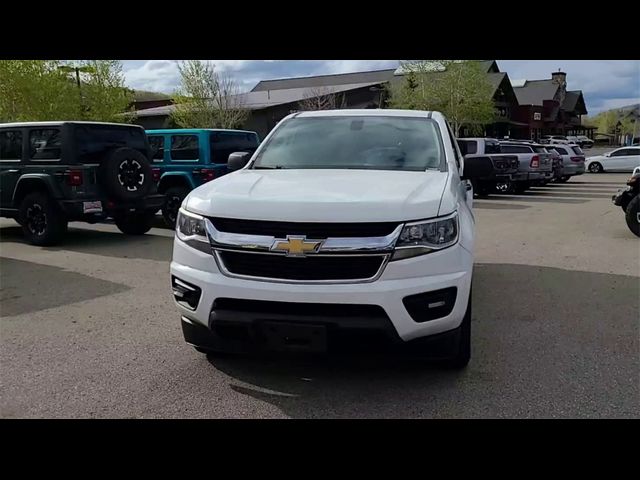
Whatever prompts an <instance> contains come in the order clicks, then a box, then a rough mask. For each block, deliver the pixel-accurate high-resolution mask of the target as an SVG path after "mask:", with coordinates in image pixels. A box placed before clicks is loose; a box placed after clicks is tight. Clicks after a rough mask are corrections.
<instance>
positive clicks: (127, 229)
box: [114, 212, 154, 235]
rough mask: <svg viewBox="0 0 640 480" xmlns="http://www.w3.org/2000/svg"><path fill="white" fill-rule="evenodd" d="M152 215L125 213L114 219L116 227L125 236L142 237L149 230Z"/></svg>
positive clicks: (147, 213) (148, 213) (146, 213)
mask: <svg viewBox="0 0 640 480" xmlns="http://www.w3.org/2000/svg"><path fill="white" fill-rule="evenodd" d="M153 217H154V213H150V212H144V213H126V214H119V215H116V216H115V217H114V220H115V222H116V227H118V229H119V230H120V231H121V232H122V233H125V234H127V235H144V234H145V233H147V232H148V231H149V230H151V226H152V225H151V223H152V220H153Z"/></svg>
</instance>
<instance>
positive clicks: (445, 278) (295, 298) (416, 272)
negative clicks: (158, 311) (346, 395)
mask: <svg viewBox="0 0 640 480" xmlns="http://www.w3.org/2000/svg"><path fill="white" fill-rule="evenodd" d="M170 270H171V275H172V276H174V277H176V278H178V279H180V280H182V281H184V282H188V283H189V284H191V285H195V286H197V287H198V288H200V289H201V296H200V299H199V301H198V304H197V306H196V307H195V308H194V309H190V308H187V307H186V306H185V305H183V304H180V303H177V302H176V306H177V307H178V309H179V310H180V314H181V315H182V316H183V317H185V318H187V319H188V321H189V322H191V323H192V324H194V325H197V326H198V327H205V328H209V327H210V326H211V321H212V319H211V315H212V310H213V309H214V302H215V301H216V299H221V298H224V299H238V300H258V301H266V302H273V301H277V302H291V303H296V304H305V303H306V304H309V305H310V309H312V308H313V305H312V304H327V305H341V304H342V305H345V304H351V305H353V304H357V305H371V306H379V307H381V309H382V311H384V313H385V315H386V317H387V318H388V322H389V323H390V325H391V328H392V329H393V331H394V334H395V335H397V337H398V338H399V339H400V340H402V341H404V342H407V341H409V340H413V339H417V338H420V337H426V336H431V335H437V334H440V333H443V332H448V331H451V330H454V329H456V328H458V327H459V326H460V324H461V323H462V320H463V318H464V315H465V312H466V308H467V302H468V299H469V292H470V287H471V277H472V270H473V256H472V254H471V253H470V252H469V251H468V250H466V249H465V248H464V247H463V246H462V245H461V244H460V243H458V244H456V245H454V246H452V247H450V248H447V249H444V250H441V251H438V252H434V253H430V254H427V255H422V256H418V257H414V258H408V259H404V260H399V261H394V262H390V263H388V264H387V266H386V267H385V270H384V272H383V273H382V275H381V276H380V277H379V278H378V279H377V280H376V281H373V282H369V283H346V284H345V283H342V284H304V283H296V284H291V283H275V282H268V281H257V280H247V279H242V278H231V277H228V276H225V275H224V274H222V273H221V272H220V271H219V269H218V266H217V264H216V262H215V259H214V257H213V255H211V254H208V253H203V252H201V251H198V250H195V249H193V248H191V247H189V246H187V245H186V244H184V243H183V242H182V241H181V240H179V239H177V238H176V239H175V242H174V250H173V261H172V262H171V268H170ZM425 272H426V273H425ZM450 287H455V288H456V289H457V294H456V297H455V303H454V305H453V308H452V310H451V311H450V313H448V314H447V315H445V316H443V317H440V318H436V319H433V320H428V321H421V322H417V321H415V320H414V319H413V318H412V316H411V315H410V314H409V312H408V310H407V308H405V305H404V303H403V299H405V297H408V296H410V295H416V294H421V293H425V292H432V291H436V290H442V289H447V288H450ZM254 313H255V315H254V316H255V317H256V318H265V314H264V312H263V313H261V312H254ZM266 317H267V318H268V317H269V315H266ZM293 320H295V318H294V319H293ZM300 321H304V320H303V319H302V317H300Z"/></svg>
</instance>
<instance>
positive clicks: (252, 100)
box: [136, 82, 381, 117]
mask: <svg viewBox="0 0 640 480" xmlns="http://www.w3.org/2000/svg"><path fill="white" fill-rule="evenodd" d="M380 83H381V82H366V83H350V84H347V85H336V86H331V87H326V88H325V89H324V91H323V94H331V93H342V92H346V91H349V90H357V89H359V88H366V87H371V86H374V85H379V84H380ZM313 88H314V87H305V88H287V89H279V90H264V91H259V92H246V93H241V94H239V95H237V96H236V97H237V99H238V102H239V103H240V104H242V106H243V107H244V108H247V109H248V110H261V109H263V108H267V107H274V106H276V105H283V104H287V103H295V102H300V101H302V100H304V99H305V98H307V97H308V95H309V94H310V93H311V91H312V89H313ZM320 88H322V87H320ZM175 108H176V106H175V105H166V106H163V107H156V108H146V109H144V110H138V112H137V113H136V115H137V116H138V117H155V116H165V115H169V114H170V113H171V112H172V111H173V110H175Z"/></svg>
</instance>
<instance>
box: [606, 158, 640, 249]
mask: <svg viewBox="0 0 640 480" xmlns="http://www.w3.org/2000/svg"><path fill="white" fill-rule="evenodd" d="M611 200H612V201H613V203H614V204H615V205H617V206H619V207H620V208H622V211H623V212H625V220H626V222H627V227H629V230H631V231H632V232H633V233H634V234H635V235H636V236H638V237H640V166H638V167H636V168H635V169H634V170H633V174H632V175H631V178H629V180H628V181H627V188H625V189H624V190H618V193H617V194H616V195H614V196H613V197H612V199H611Z"/></svg>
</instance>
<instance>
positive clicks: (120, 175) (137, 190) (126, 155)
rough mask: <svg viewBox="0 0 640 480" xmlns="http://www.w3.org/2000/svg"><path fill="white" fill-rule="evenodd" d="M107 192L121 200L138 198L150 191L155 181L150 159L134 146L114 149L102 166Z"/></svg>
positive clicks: (103, 181) (103, 180) (102, 175)
mask: <svg viewBox="0 0 640 480" xmlns="http://www.w3.org/2000/svg"><path fill="white" fill-rule="evenodd" d="M101 177H102V183H103V185H104V187H105V189H106V190H107V193H108V194H109V195H110V196H111V197H114V198H116V199H119V200H125V201H126V200H137V199H139V198H142V197H144V196H145V195H147V194H148V193H149V189H150V188H151V184H152V183H153V178H152V172H151V165H150V164H149V160H148V159H147V157H145V156H144V155H143V154H142V153H140V152H139V151H138V150H134V149H133V148H126V147H123V148H118V149H116V150H113V151H112V152H111V154H110V155H109V156H108V157H107V158H106V160H105V161H104V162H103V164H102V166H101Z"/></svg>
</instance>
